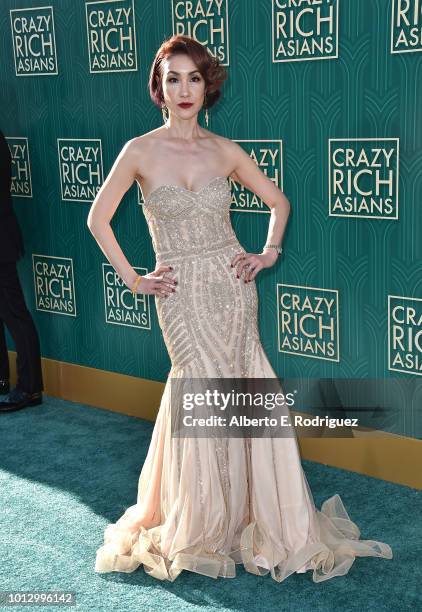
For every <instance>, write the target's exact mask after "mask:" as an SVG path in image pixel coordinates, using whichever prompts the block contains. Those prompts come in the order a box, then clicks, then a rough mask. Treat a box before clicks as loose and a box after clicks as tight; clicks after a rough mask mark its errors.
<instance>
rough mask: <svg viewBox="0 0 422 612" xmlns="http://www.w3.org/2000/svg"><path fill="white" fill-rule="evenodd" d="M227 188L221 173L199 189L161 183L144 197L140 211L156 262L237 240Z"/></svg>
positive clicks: (218, 246)
mask: <svg viewBox="0 0 422 612" xmlns="http://www.w3.org/2000/svg"><path fill="white" fill-rule="evenodd" d="M230 196H231V191H230V187H229V184H228V182H227V179H226V178H225V177H224V176H216V177H214V178H213V179H211V180H210V181H209V182H208V183H207V184H206V185H204V186H203V187H202V188H201V189H200V190H199V191H192V190H190V189H187V188H185V187H181V186H176V185H161V186H160V187H157V188H156V189H154V190H153V191H152V192H151V193H150V194H149V196H148V197H147V198H146V199H145V203H144V214H145V218H146V220H147V223H148V229H149V232H150V234H151V238H152V243H153V247H154V251H155V254H156V258H157V263H158V262H159V261H162V260H163V259H164V258H166V257H170V258H172V259H173V260H174V259H175V258H180V257H193V256H195V255H198V254H200V253H201V252H203V251H204V249H206V250H207V251H208V252H209V250H210V249H211V250H212V249H216V248H217V249H218V248H221V247H224V246H225V245H230V244H233V241H237V239H236V236H235V234H234V232H233V228H232V226H231V222H230V204H231V197H230Z"/></svg>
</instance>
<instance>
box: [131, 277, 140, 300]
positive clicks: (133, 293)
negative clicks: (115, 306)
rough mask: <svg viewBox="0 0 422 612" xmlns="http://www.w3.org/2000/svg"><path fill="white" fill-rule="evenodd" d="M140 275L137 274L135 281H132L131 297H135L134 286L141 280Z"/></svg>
mask: <svg viewBox="0 0 422 612" xmlns="http://www.w3.org/2000/svg"><path fill="white" fill-rule="evenodd" d="M141 278H142V276H140V275H139V274H138V276H137V277H136V280H135V282H134V283H133V287H132V295H133V297H135V291H136V287H137V286H138V283H139V281H140V280H141Z"/></svg>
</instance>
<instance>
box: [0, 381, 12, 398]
mask: <svg viewBox="0 0 422 612" xmlns="http://www.w3.org/2000/svg"><path fill="white" fill-rule="evenodd" d="M9 391H10V384H9V379H8V378H4V379H1V380H0V395H6V393H9Z"/></svg>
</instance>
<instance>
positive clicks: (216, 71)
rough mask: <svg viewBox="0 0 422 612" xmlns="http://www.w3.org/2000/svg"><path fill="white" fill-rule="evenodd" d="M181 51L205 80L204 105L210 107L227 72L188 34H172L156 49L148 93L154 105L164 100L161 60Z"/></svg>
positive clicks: (216, 97)
mask: <svg viewBox="0 0 422 612" xmlns="http://www.w3.org/2000/svg"><path fill="white" fill-rule="evenodd" d="M180 53H183V54H184V55H188V56H189V57H190V58H191V60H192V61H193V63H194V64H195V66H196V67H197V68H198V70H199V72H200V73H201V75H202V77H203V79H204V80H205V91H206V92H207V93H206V94H205V106H206V107H207V108H211V106H213V104H215V102H217V100H218V99H219V97H220V87H221V85H222V83H223V82H224V81H225V79H226V78H227V72H226V70H225V69H224V67H223V66H221V64H220V62H219V61H218V60H217V59H215V58H214V57H213V56H212V55H211V53H210V52H209V51H208V49H207V48H206V47H204V45H202V44H201V43H199V42H198V41H197V40H195V39H194V38H191V37H190V36H182V35H174V36H171V37H170V38H168V39H167V40H165V41H164V42H163V44H162V45H161V47H160V48H159V49H158V51H157V53H156V55H155V58H154V61H153V63H152V66H151V71H150V75H149V82H148V87H149V93H150V96H151V99H152V101H153V102H154V104H155V105H156V106H158V107H159V108H161V106H162V104H163V102H164V96H163V88H162V62H163V60H165V59H167V58H168V57H170V56H172V55H176V54H180Z"/></svg>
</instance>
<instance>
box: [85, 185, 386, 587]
mask: <svg viewBox="0 0 422 612" xmlns="http://www.w3.org/2000/svg"><path fill="white" fill-rule="evenodd" d="M230 204H231V192H230V187H229V184H228V182H227V179H226V178H225V177H220V176H217V177H215V178H213V179H212V180H211V181H210V182H209V183H208V184H207V185H205V186H204V187H203V188H202V189H200V190H199V191H191V190H189V189H186V188H184V187H180V186H173V185H162V186H161V187H158V188H157V189H155V190H154V191H153V192H151V194H150V195H149V197H148V198H147V199H146V201H145V203H144V214H145V217H146V220H147V223H148V227H149V231H150V234H151V237H152V241H153V246H154V251H155V254H156V263H157V265H159V264H163V265H171V266H173V268H174V269H173V271H172V273H171V274H170V273H169V274H170V275H171V276H173V277H174V278H176V279H177V280H178V286H177V287H178V288H177V290H176V292H175V293H172V294H171V295H170V296H169V297H168V298H163V297H157V296H156V297H155V303H156V309H157V314H158V319H159V323H160V327H161V329H162V332H163V335H164V340H165V344H166V347H167V349H168V352H169V355H170V359H171V363H172V367H171V370H170V373H169V378H168V379H167V383H166V386H165V388H164V393H163V396H162V401H161V405H160V408H159V412H158V415H157V419H156V422H155V425H154V430H153V433H152V439H151V443H150V446H149V450H148V454H147V457H146V460H145V463H144V465H143V467H142V471H141V474H140V478H139V486H138V496H137V503H136V504H134V505H133V506H130V507H129V508H127V510H126V512H125V513H124V514H123V516H121V517H120V518H119V520H118V521H117V522H116V523H111V524H109V525H108V526H107V527H106V529H105V533H104V544H103V545H102V546H101V547H100V548H99V549H98V551H97V556H96V564H95V571H96V572H113V571H114V572H133V571H134V570H136V569H137V568H138V567H139V566H140V565H143V568H144V570H145V571H146V572H147V573H148V574H150V575H151V576H154V577H155V578H158V579H161V580H164V579H167V580H170V581H173V580H174V579H175V578H176V577H177V576H178V575H179V574H180V572H181V571H182V570H190V571H192V572H197V573H199V574H203V575H205V576H210V577H212V578H217V577H225V578H232V577H234V576H235V575H236V568H235V564H243V565H244V567H245V568H246V570H247V571H248V572H251V573H253V574H257V575H263V574H267V573H268V572H271V576H272V578H274V580H276V581H278V582H281V581H282V580H284V579H285V578H286V577H287V576H289V575H290V574H292V573H293V572H298V573H303V572H306V571H307V570H312V572H313V580H314V581H315V582H320V581H323V580H327V579H329V578H333V577H334V576H340V575H343V574H346V573H347V572H348V570H349V569H350V567H351V565H352V564H353V562H354V560H355V557H359V556H362V557H363V556H373V557H384V558H388V559H391V558H392V551H391V548H390V546H389V545H388V544H385V543H382V542H377V541H374V540H360V539H359V537H360V531H359V528H358V527H357V525H356V524H355V523H354V522H353V521H351V520H350V518H349V515H348V514H347V512H346V510H345V508H344V505H343V503H342V501H341V498H340V497H339V495H338V494H336V495H334V496H333V497H331V498H330V499H328V500H326V501H325V502H324V503H323V504H322V508H321V511H319V510H317V509H316V507H315V505H314V501H313V498H312V494H311V491H310V488H309V485H308V482H307V480H306V477H305V474H304V472H303V469H302V466H301V461H300V452H299V447H298V443H297V440H296V437H294V436H293V437H290V438H249V439H244V438H184V439H183V438H176V437H172V436H171V422H170V383H169V381H170V379H171V378H179V377H183V378H202V377H205V378H220V377H223V378H232V377H233V378H234V377H251V378H264V377H270V378H276V376H277V375H276V374H275V372H274V370H273V368H272V367H271V365H270V363H269V360H268V358H267V356H266V354H265V352H264V350H263V347H262V345H261V342H260V337H259V332H258V324H257V320H258V319H257V307H258V301H257V292H256V286H255V282H254V281H252V282H250V283H244V282H243V280H242V279H240V280H239V279H237V278H236V274H235V272H234V269H233V268H231V267H230V262H231V260H232V259H233V257H234V256H235V254H236V253H239V252H240V251H242V250H243V249H242V247H241V245H240V244H239V242H238V240H237V238H236V236H235V234H234V231H233V228H232V225H231V222H230ZM172 401H174V396H173V397H172ZM110 511H112V508H111V509H110Z"/></svg>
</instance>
